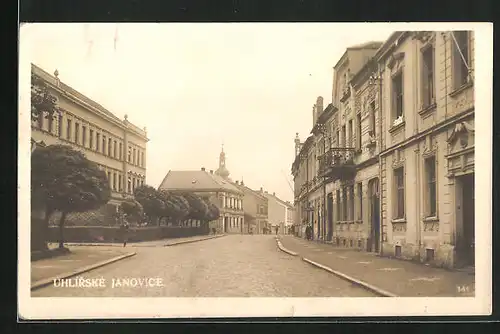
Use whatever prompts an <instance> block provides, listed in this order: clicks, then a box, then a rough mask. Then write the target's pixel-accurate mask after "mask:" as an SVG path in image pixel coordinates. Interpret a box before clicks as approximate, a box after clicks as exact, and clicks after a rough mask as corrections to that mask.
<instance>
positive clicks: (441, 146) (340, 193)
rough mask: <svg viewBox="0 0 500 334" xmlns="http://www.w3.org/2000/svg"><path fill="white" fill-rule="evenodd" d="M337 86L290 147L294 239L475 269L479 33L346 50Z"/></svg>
mask: <svg viewBox="0 0 500 334" xmlns="http://www.w3.org/2000/svg"><path fill="white" fill-rule="evenodd" d="M333 82H334V83H333V90H332V92H333V94H332V103H331V104H329V105H328V106H327V107H326V108H325V109H324V110H322V108H321V107H318V105H320V106H321V105H322V102H323V101H322V99H320V98H318V100H317V103H316V108H315V111H314V112H313V129H312V131H311V134H312V136H310V137H309V138H308V139H307V140H306V141H305V142H304V143H302V142H301V141H300V139H299V138H298V134H297V137H296V139H295V148H296V157H295V161H294V163H293V165H292V173H293V175H294V182H295V208H296V211H297V214H296V222H295V223H296V225H297V224H300V226H301V228H300V233H299V235H304V234H303V230H304V226H306V225H310V226H312V227H313V238H314V239H316V240H320V241H324V242H328V243H332V244H334V245H336V246H338V247H349V248H357V249H360V250H365V251H371V252H377V253H381V254H382V255H384V256H395V257H398V258H402V259H408V260H414V261H419V262H425V263H429V264H432V265H435V266H442V267H450V268H451V267H467V266H473V265H474V254H475V251H474V247H475V239H474V224H475V223H474V34H473V33H472V32H469V31H455V32H425V31H419V32H409V31H404V32H395V33H393V34H392V35H391V36H390V37H389V38H388V40H387V41H385V42H383V43H380V42H369V43H366V44H364V45H362V46H357V47H353V48H348V49H347V51H346V53H345V54H344V55H343V56H342V58H341V59H340V60H339V62H338V63H337V65H336V66H335V67H334V80H333Z"/></svg>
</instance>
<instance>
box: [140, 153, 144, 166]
mask: <svg viewBox="0 0 500 334" xmlns="http://www.w3.org/2000/svg"><path fill="white" fill-rule="evenodd" d="M141 167H144V152H141Z"/></svg>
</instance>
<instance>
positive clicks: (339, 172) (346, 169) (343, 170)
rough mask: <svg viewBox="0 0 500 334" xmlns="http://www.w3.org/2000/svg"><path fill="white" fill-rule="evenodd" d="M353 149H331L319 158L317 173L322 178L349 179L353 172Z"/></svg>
mask: <svg viewBox="0 0 500 334" xmlns="http://www.w3.org/2000/svg"><path fill="white" fill-rule="evenodd" d="M354 152H355V149H354V148H353V147H332V148H330V149H329V150H328V151H327V152H326V153H325V154H323V155H322V156H320V157H319V171H320V174H321V175H322V176H332V177H333V178H335V179H337V178H350V177H351V176H352V172H353V170H354V167H355V165H354Z"/></svg>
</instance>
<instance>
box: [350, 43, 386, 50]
mask: <svg viewBox="0 0 500 334" xmlns="http://www.w3.org/2000/svg"><path fill="white" fill-rule="evenodd" d="M382 44H384V42H380V41H369V42H365V43H361V44H357V45H353V46H349V47H347V50H353V49H377V50H378V49H379V48H380V47H381V46H382Z"/></svg>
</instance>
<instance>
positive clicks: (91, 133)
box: [89, 129, 94, 150]
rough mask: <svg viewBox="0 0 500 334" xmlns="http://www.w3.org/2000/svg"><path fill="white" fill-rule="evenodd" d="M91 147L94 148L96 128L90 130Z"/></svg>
mask: <svg viewBox="0 0 500 334" xmlns="http://www.w3.org/2000/svg"><path fill="white" fill-rule="evenodd" d="M89 147H90V149H91V150H93V149H94V130H92V129H90V130H89Z"/></svg>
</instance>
